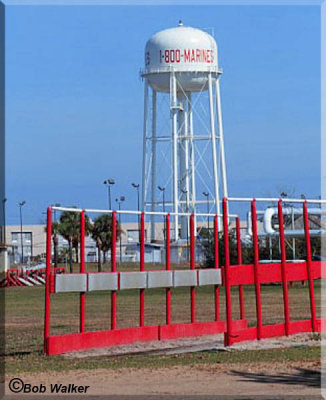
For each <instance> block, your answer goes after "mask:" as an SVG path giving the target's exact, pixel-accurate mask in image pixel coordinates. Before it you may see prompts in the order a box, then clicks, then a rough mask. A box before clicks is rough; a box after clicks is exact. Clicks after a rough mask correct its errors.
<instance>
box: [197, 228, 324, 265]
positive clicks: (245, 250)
mask: <svg viewBox="0 0 326 400" xmlns="http://www.w3.org/2000/svg"><path fill="white" fill-rule="evenodd" d="M200 235H201V237H202V242H203V247H204V252H205V261H204V264H203V267H206V268H213V267H214V262H215V253H214V237H213V232H212V231H211V230H210V231H209V232H208V229H207V228H202V229H201V232H200ZM218 237H219V265H220V266H221V265H225V253H224V233H223V232H220V233H219V236H218ZM291 241H292V239H286V240H285V243H286V247H285V248H286V258H287V259H288V260H291V259H292V258H293V252H292V243H291ZM310 242H311V254H312V257H313V258H314V257H319V256H320V255H321V237H320V236H318V237H311V238H310ZM229 244H230V263H231V265H236V264H238V247H237V237H236V230H235V229H231V230H230V232H229ZM258 247H259V259H260V260H269V259H270V254H272V255H273V259H281V252H280V247H279V239H278V238H272V240H271V241H270V240H269V239H268V238H266V237H264V238H259V239H258ZM241 250H242V263H243V264H252V263H253V261H254V252H253V243H252V240H249V241H246V242H245V243H244V242H242V243H241ZM295 255H296V259H300V260H305V259H306V246H305V240H304V238H296V239H295Z"/></svg>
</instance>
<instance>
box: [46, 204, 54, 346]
mask: <svg viewBox="0 0 326 400" xmlns="http://www.w3.org/2000/svg"><path fill="white" fill-rule="evenodd" d="M46 229H47V230H46V270H45V313H44V354H49V349H48V341H49V337H50V323H51V287H50V285H51V242H52V208H51V207H48V210H47V228H46Z"/></svg>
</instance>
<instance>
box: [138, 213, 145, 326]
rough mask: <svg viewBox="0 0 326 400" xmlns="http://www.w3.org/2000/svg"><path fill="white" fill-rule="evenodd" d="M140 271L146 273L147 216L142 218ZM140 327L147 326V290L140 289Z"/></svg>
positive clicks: (143, 215) (142, 214)
mask: <svg viewBox="0 0 326 400" xmlns="http://www.w3.org/2000/svg"><path fill="white" fill-rule="evenodd" d="M140 271H145V214H144V211H143V212H142V213H141V218H140ZM139 324H140V326H144V325H145V290H144V289H140V318H139Z"/></svg>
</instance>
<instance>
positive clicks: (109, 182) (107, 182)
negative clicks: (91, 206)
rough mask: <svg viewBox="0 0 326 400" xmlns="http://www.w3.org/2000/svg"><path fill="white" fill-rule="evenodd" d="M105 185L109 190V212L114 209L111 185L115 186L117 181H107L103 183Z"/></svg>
mask: <svg viewBox="0 0 326 400" xmlns="http://www.w3.org/2000/svg"><path fill="white" fill-rule="evenodd" d="M103 184H104V185H106V186H107V188H108V200H109V210H112V207H111V185H114V184H115V180H114V179H106V180H105V181H104V182H103Z"/></svg>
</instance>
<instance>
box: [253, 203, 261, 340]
mask: <svg viewBox="0 0 326 400" xmlns="http://www.w3.org/2000/svg"><path fill="white" fill-rule="evenodd" d="M251 221H252V243H253V251H254V279H255V292H256V318H257V339H258V340H260V339H261V338H262V317H261V290H260V279H259V247H258V234H257V212H256V201H255V199H253V200H252V202H251Z"/></svg>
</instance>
